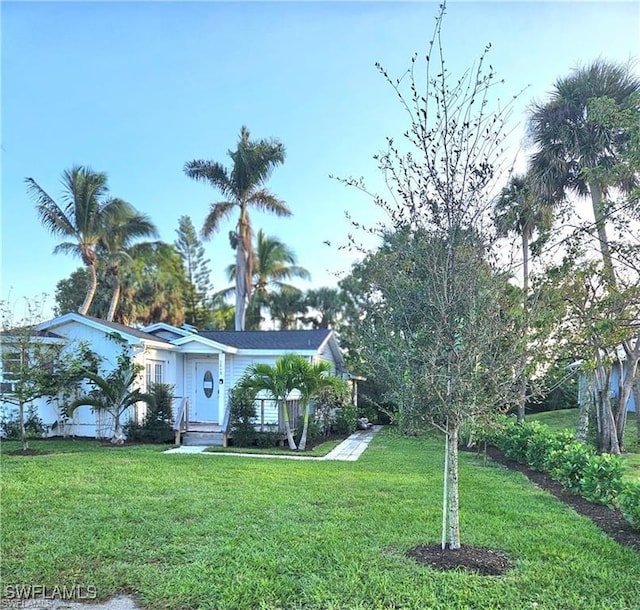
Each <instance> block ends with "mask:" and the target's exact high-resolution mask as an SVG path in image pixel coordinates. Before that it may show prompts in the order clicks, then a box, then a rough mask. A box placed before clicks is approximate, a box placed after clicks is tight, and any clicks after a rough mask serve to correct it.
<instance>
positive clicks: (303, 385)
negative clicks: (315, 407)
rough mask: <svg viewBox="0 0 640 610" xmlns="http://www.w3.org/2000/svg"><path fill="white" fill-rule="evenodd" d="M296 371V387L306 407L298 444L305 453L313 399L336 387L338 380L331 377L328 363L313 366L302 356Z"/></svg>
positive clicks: (317, 363)
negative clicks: (320, 393) (322, 392)
mask: <svg viewBox="0 0 640 610" xmlns="http://www.w3.org/2000/svg"><path fill="white" fill-rule="evenodd" d="M295 369H296V376H297V379H296V387H297V388H298V390H299V391H300V394H301V401H302V404H303V405H304V424H303V426H302V435H301V436H300V442H299V443H298V450H299V451H304V450H305V449H306V448H307V432H308V430H309V414H310V404H311V399H312V398H313V397H314V396H316V395H317V394H318V393H319V392H321V391H322V390H325V389H328V388H333V387H335V385H336V381H337V378H336V377H332V376H330V375H329V373H330V371H331V365H330V364H329V363H328V362H324V361H320V362H315V363H314V364H311V363H310V362H309V361H308V360H307V359H306V358H303V357H302V356H299V357H298V360H297V361H296V363H295Z"/></svg>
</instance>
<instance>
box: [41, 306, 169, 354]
mask: <svg viewBox="0 0 640 610" xmlns="http://www.w3.org/2000/svg"><path fill="white" fill-rule="evenodd" d="M72 322H73V323H76V324H80V325H82V326H86V327H87V328H93V329H94V330H99V331H100V332H103V333H104V334H105V335H110V334H116V335H120V336H121V337H122V338H123V339H124V340H125V341H127V343H129V344H130V345H145V346H149V347H154V348H157V349H168V350H170V349H174V348H173V346H172V344H171V343H168V342H167V341H163V340H160V339H158V340H154V339H151V338H149V339H147V338H146V337H145V338H142V337H136V336H135V335H133V334H130V333H127V332H126V331H122V330H118V329H115V328H112V327H111V326H107V325H106V324H101V323H100V322H99V321H98V320H93V319H90V318H86V317H85V316H82V315H80V314H79V313H75V312H71V313H67V314H64V315H63V316H59V317H57V318H53V319H52V320H47V321H46V322H41V323H40V324H38V326H37V327H36V328H37V329H38V330H51V329H53V328H58V327H60V326H64V325H65V324H69V323H72Z"/></svg>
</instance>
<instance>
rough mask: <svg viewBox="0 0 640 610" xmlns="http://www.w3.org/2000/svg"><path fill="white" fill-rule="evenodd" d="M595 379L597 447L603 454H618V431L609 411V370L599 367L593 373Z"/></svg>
mask: <svg viewBox="0 0 640 610" xmlns="http://www.w3.org/2000/svg"><path fill="white" fill-rule="evenodd" d="M594 375H595V377H596V391H595V396H596V422H597V434H596V438H597V445H598V450H599V451H601V452H603V453H616V454H619V453H620V443H619V441H618V431H617V429H616V422H615V418H614V416H613V411H612V409H611V390H610V383H611V368H610V367H609V366H608V365H607V366H606V367H605V366H604V365H600V366H598V367H596V370H595V371H594Z"/></svg>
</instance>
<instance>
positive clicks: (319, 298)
mask: <svg viewBox="0 0 640 610" xmlns="http://www.w3.org/2000/svg"><path fill="white" fill-rule="evenodd" d="M306 301H307V305H308V306H309V307H310V308H312V309H315V310H316V311H317V312H318V314H319V315H320V319H318V317H309V318H307V321H309V322H311V324H312V326H313V327H314V328H332V327H333V326H334V325H335V323H336V320H337V319H338V316H340V314H341V313H342V311H343V309H344V300H343V298H342V296H341V293H340V292H339V291H338V290H336V289H335V288H326V287H323V288H316V289H312V290H308V291H307V294H306Z"/></svg>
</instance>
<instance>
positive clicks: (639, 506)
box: [618, 481, 640, 530]
mask: <svg viewBox="0 0 640 610" xmlns="http://www.w3.org/2000/svg"><path fill="white" fill-rule="evenodd" d="M618 505H619V506H620V511H621V512H622V514H623V515H624V516H625V518H626V520H627V521H629V523H631V525H632V526H633V527H634V528H635V529H637V530H640V482H637V481H634V482H632V483H627V484H626V485H625V486H624V487H623V488H622V491H621V492H620V495H619V496H618Z"/></svg>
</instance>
